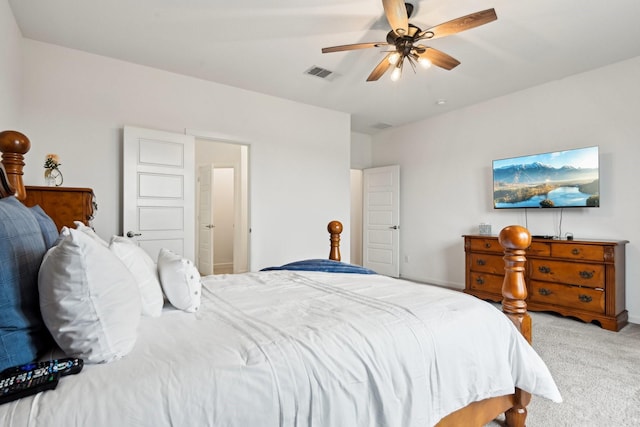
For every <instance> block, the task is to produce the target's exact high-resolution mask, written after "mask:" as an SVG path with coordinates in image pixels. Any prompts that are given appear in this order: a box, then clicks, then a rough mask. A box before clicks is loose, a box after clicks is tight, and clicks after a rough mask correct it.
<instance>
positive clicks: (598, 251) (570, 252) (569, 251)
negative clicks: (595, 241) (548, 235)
mask: <svg viewBox="0 0 640 427" xmlns="http://www.w3.org/2000/svg"><path fill="white" fill-rule="evenodd" d="M551 256H553V257H554V258H567V259H578V260H582V259H583V260H589V261H600V262H602V261H604V246H598V245H580V244H571V245H569V244H566V243H552V244H551Z"/></svg>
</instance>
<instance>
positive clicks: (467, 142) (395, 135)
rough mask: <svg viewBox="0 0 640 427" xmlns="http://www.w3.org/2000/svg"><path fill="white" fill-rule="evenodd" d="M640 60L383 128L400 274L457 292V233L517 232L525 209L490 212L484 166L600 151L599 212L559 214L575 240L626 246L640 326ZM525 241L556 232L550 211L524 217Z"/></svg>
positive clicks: (630, 297) (381, 148)
mask: <svg viewBox="0 0 640 427" xmlns="http://www.w3.org/2000/svg"><path fill="white" fill-rule="evenodd" d="M638 76H640V57H639V58H635V59H631V60H628V61H624V62H621V63H618V64H614V65H610V66H608V67H604V68H601V69H597V70H594V71H591V72H588V73H584V74H579V75H576V76H573V77H570V78H566V79H563V80H560V81H554V82H551V83H548V84H545V85H542V86H538V87H534V88H531V89H528V90H525V91H522V92H518V93H514V94H511V95H508V96H504V97H501V98H497V99H494V100H491V101H488V102H485V103H482V104H478V105H475V106H472V107H469V108H465V109H461V110H458V111H454V112H451V113H448V114H442V115H440V116H437V117H434V118H431V119H428V120H424V121H421V122H418V123H414V124H410V125H407V126H404V127H399V128H395V129H388V130H385V131H383V132H381V133H380V134H378V135H376V136H375V137H374V138H373V161H374V164H377V165H383V164H392V163H397V164H399V165H400V167H401V209H402V212H401V226H402V228H401V252H402V253H401V259H404V256H405V255H406V256H408V257H409V262H408V263H402V264H401V275H403V276H405V277H408V278H413V279H417V280H421V281H425V282H431V283H436V284H441V285H447V286H454V287H457V288H463V287H464V248H463V242H462V238H461V235H462V234H465V233H477V232H478V224H479V223H481V222H486V223H490V224H492V226H493V232H494V233H497V232H499V231H500V229H501V228H502V227H504V226H506V225H510V224H522V225H525V215H524V210H522V209H518V210H501V211H496V210H494V209H493V207H492V194H491V191H492V184H491V179H492V172H491V162H492V160H493V159H499V158H505V157H512V156H518V155H525V154H535V153H540V152H546V151H555V150H559V149H568V148H577V147H584V146H591V145H598V146H600V167H601V178H600V192H601V197H600V200H601V207H600V208H596V209H564V215H563V218H562V231H563V233H564V232H573V233H574V235H575V236H576V238H581V237H582V238H610V239H627V240H629V241H630V243H629V244H628V245H627V248H626V249H627V257H626V260H627V263H626V267H627V271H626V305H627V309H628V310H629V314H630V318H631V320H632V321H633V322H635V323H640V288H639V287H638V286H637V285H638V283H640V262H639V261H640V227H639V226H638V213H639V212H640V196H639V193H638V189H637V187H638V182H639V175H638V174H639V171H640V169H639V167H638V164H639V160H640V144H639V143H638V138H639V136H640V120H639V119H638V117H639V116H638V114H639V112H640V85H639V84H638ZM528 212H529V213H528V226H529V229H530V230H531V232H532V233H533V234H555V233H556V230H557V228H558V226H559V222H560V216H559V215H560V213H559V211H547V210H544V211H534V210H529V211H528Z"/></svg>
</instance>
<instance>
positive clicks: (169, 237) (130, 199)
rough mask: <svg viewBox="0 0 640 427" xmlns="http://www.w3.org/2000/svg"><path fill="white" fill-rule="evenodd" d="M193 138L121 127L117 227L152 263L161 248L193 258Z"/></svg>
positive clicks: (151, 130)
mask: <svg viewBox="0 0 640 427" xmlns="http://www.w3.org/2000/svg"><path fill="white" fill-rule="evenodd" d="M194 145H195V142H194V137H193V136H190V135H181V134H176V133H171V132H164V131H159V130H153V129H142V128H136V127H130V126H125V128H124V147H123V172H122V184H123V200H122V210H123V214H122V226H123V229H124V235H125V236H128V237H130V238H132V239H135V240H136V241H137V243H138V245H140V247H142V248H143V249H145V250H146V251H147V252H148V253H149V255H151V257H152V258H153V259H154V260H155V259H157V258H158V253H159V252H160V249H161V248H167V249H170V250H172V251H174V252H176V253H178V254H179V255H181V256H183V257H185V258H188V259H190V260H193V259H194V253H195V215H194V205H195V195H194V191H195V190H194V181H195V175H194Z"/></svg>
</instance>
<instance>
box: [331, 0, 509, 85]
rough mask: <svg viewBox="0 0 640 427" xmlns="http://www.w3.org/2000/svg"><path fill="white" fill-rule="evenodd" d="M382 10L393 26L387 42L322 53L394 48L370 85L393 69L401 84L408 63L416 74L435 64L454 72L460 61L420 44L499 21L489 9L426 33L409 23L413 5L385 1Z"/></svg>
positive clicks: (393, 78) (332, 49)
mask: <svg viewBox="0 0 640 427" xmlns="http://www.w3.org/2000/svg"><path fill="white" fill-rule="evenodd" d="M382 6H383V7H384V13H385V15H386V17H387V21H389V25H391V31H389V33H388V34H387V41H386V42H374V43H356V44H347V45H341V46H333V47H325V48H323V49H322V53H329V52H341V51H346V50H356V49H366V48H370V47H381V46H392V48H393V49H392V50H391V51H388V52H387V55H386V56H385V57H384V58H383V59H382V61H380V63H378V65H377V66H376V67H375V68H374V69H373V71H372V72H371V74H370V75H369V77H368V78H367V81H368V82H370V81H375V80H378V79H379V78H380V77H382V75H383V74H384V73H385V72H386V71H387V70H388V69H389V68H391V67H392V66H393V71H392V73H391V79H392V80H394V81H395V80H398V79H399V78H400V75H401V74H402V67H403V65H404V60H405V59H406V60H407V62H409V64H411V67H412V68H413V69H414V70H415V67H416V64H421V65H423V66H425V67H429V66H430V65H431V64H433V65H436V66H438V67H441V68H444V69H445V70H451V69H453V68H455V67H457V66H458V65H460V61H458V60H457V59H455V58H453V57H451V56H449V55H447V54H446V53H444V52H442V51H439V50H437V49H434V48H432V47H429V46H425V45H423V44H419V43H418V42H420V41H422V40H433V39H436V38H440V37H445V36H450V35H452V34H456V33H459V32H461V31H465V30H469V29H471V28H475V27H479V26H480V25H484V24H487V23H489V22H491V21H495V20H496V19H498V17H497V16H496V11H495V10H494V9H487V10H483V11H481V12H476V13H472V14H469V15H466V16H462V17H460V18H457V19H454V20H451V21H448V22H445V23H443V24H440V25H436V26H435V27H431V28H429V29H427V30H422V29H420V28H418V27H417V26H415V25H412V24H410V23H409V17H410V16H411V13H412V12H413V5H412V4H411V3H404V2H403V1H402V0H382Z"/></svg>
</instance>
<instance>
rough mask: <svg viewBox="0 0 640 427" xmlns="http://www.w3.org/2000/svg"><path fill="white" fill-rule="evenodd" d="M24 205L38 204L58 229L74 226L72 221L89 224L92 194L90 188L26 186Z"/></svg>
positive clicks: (92, 202)
mask: <svg viewBox="0 0 640 427" xmlns="http://www.w3.org/2000/svg"><path fill="white" fill-rule="evenodd" d="M25 188H26V190H27V198H26V199H25V200H24V204H25V205H26V206H34V205H40V207H41V208H42V209H44V211H45V212H46V213H47V214H48V215H49V216H50V217H51V219H53V222H55V223H56V226H57V227H58V231H60V229H62V227H63V226H65V225H66V226H67V227H69V228H75V225H74V224H73V221H82V222H83V223H84V224H85V225H87V226H91V220H92V219H93V214H94V195H93V190H92V189H91V188H74V187H37V186H26V187H25Z"/></svg>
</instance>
